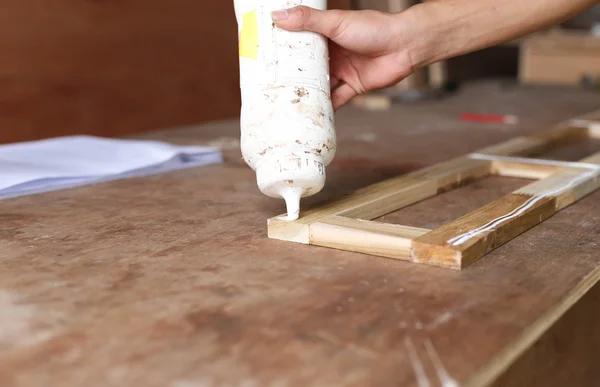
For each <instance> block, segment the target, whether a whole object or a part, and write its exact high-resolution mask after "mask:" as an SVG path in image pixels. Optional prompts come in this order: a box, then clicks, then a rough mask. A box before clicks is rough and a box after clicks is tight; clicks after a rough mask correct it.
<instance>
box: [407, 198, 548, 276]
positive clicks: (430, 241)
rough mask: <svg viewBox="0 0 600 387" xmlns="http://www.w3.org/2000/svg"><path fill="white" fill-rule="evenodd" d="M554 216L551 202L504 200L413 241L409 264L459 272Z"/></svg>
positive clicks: (545, 200) (545, 199)
mask: <svg viewBox="0 0 600 387" xmlns="http://www.w3.org/2000/svg"><path fill="white" fill-rule="evenodd" d="M554 213H555V199H554V198H542V199H539V200H537V201H532V197H531V196H528V195H516V194H513V195H508V196H505V197H503V198H501V199H499V200H496V201H494V202H492V203H490V204H488V205H487V206H485V207H482V208H480V209H478V210H476V211H473V212H471V213H470V214H467V215H465V216H463V217H461V218H459V219H457V220H455V221H453V222H450V223H448V224H446V225H444V226H442V227H439V228H437V229H435V230H433V231H432V232H430V233H428V234H425V235H423V236H422V237H419V238H417V239H415V240H414V241H413V252H412V261H413V262H416V263H423V264H428V265H434V266H442V267H448V268H452V269H462V268H464V267H466V266H468V265H470V264H471V263H473V262H475V261H476V260H477V259H479V258H481V257H482V256H483V255H485V254H487V253H489V252H490V251H492V250H494V249H496V248H498V247H499V246H501V245H503V244H504V243H506V242H508V241H510V240H511V239H513V238H515V237H516V236H518V235H520V234H521V233H523V232H525V231H527V230H528V229H530V228H531V227H533V226H535V225H537V224H539V223H541V222H542V221H544V220H545V219H547V218H549V217H550V216H552V215H553V214H554ZM508 215H510V216H508Z"/></svg>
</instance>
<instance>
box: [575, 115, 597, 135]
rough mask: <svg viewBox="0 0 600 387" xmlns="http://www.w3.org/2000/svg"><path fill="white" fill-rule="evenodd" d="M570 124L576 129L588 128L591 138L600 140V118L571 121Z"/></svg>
mask: <svg viewBox="0 0 600 387" xmlns="http://www.w3.org/2000/svg"><path fill="white" fill-rule="evenodd" d="M570 124H571V125H572V126H574V127H581V128H587V131H588V136H589V137H590V138H593V139H600V117H596V116H590V118H580V119H576V120H571V121H570Z"/></svg>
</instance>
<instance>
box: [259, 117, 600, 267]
mask: <svg viewBox="0 0 600 387" xmlns="http://www.w3.org/2000/svg"><path fill="white" fill-rule="evenodd" d="M599 128H600V111H598V112H594V113H591V114H589V115H586V116H583V117H580V118H578V119H574V120H571V121H568V122H566V123H562V124H559V125H557V126H555V127H554V128H552V129H551V130H548V131H544V132H541V133H538V134H534V135H532V136H527V137H516V138H513V139H511V140H509V141H507V142H504V143H501V144H499V145H495V146H492V147H489V148H485V149H482V150H479V151H478V152H476V153H472V154H469V155H465V156H462V157H458V158H456V159H454V160H451V161H448V162H444V163H440V164H437V165H434V166H432V167H429V168H425V169H422V170H419V171H415V172H412V173H409V174H407V175H403V176H400V177H397V178H393V179H390V180H387V181H384V182H381V183H378V184H374V185H372V186H369V187H366V188H363V189H361V190H359V191H357V192H355V193H354V194H352V195H350V196H348V197H346V198H343V199H341V200H339V201H336V202H333V203H330V204H328V205H325V206H323V207H321V208H316V209H313V210H310V211H308V212H306V213H305V214H302V216H301V217H300V219H298V220H297V221H294V222H289V221H285V220H283V219H281V217H275V218H272V219H269V221H268V231H269V238H272V239H278V240H284V241H289V242H296V243H302V244H310V245H317V246H322V247H329V248H334V249H340V250H347V251H353V252H360V253H366V254H371V255H376V256H382V257H388V258H395V259H401V260H406V261H411V262H415V263H421V264H427V265H434V266H440V267H446V268H452V269H463V268H465V267H467V266H468V265H469V264H471V263H473V262H475V261H476V260H478V259H479V258H481V257H483V256H484V255H486V254H487V253H489V252H491V251H492V250H494V249H496V248H498V247H499V246H501V245H502V244H504V243H506V242H508V241H510V240H511V239H513V238H515V237H517V236H518V235H520V234H522V233H523V232H525V231H527V230H528V229H530V228H531V227H534V226H536V225H537V224H539V223H541V222H543V221H544V220H546V219H547V218H549V217H551V216H552V215H554V214H555V213H557V212H558V211H560V210H562V209H563V208H565V207H567V206H569V205H571V204H573V203H575V202H576V201H578V200H580V199H581V198H583V197H585V196H587V195H588V194H590V193H592V192H594V191H595V190H597V189H598V188H600V178H599V176H600V152H598V153H596V154H594V155H592V156H590V157H587V158H585V159H583V160H581V161H580V162H575V163H572V162H561V161H555V160H540V159H534V158H527V157H526V156H532V155H534V154H536V153H539V152H540V151H543V150H548V149H552V148H557V147H560V146H562V145H564V144H566V143H569V142H573V141H580V140H584V139H588V138H600V129H599ZM491 175H497V176H505V177H521V178H529V179H540V180H539V181H537V182H534V183H532V184H530V185H527V186H526V187H523V188H521V189H520V190H517V191H515V192H514V193H512V194H510V195H507V196H505V197H503V198H501V199H499V200H496V201H494V202H492V203H490V204H488V205H487V206H484V207H482V208H480V209H478V210H476V211H473V212H471V213H469V214H467V215H465V216H463V217H461V218H459V219H456V220H454V221H452V222H450V223H448V224H445V225H443V226H441V227H439V228H437V229H435V230H426V229H419V228H414V227H407V226H401V225H395V224H385V223H380V222H375V221H373V220H374V219H376V218H379V217H381V216H383V215H386V214H388V213H391V212H394V211H397V210H399V209H401V208H404V207H407V206H410V205H412V204H415V203H417V202H419V201H422V200H425V199H428V198H431V197H433V196H436V195H437V194H439V193H442V192H446V191H448V190H450V189H453V188H456V187H459V186H462V185H464V184H466V183H469V182H472V181H473V180H476V179H481V178H484V177H487V176H491Z"/></svg>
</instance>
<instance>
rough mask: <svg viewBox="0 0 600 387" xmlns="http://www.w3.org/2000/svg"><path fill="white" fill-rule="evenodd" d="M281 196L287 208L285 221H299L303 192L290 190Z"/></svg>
mask: <svg viewBox="0 0 600 387" xmlns="http://www.w3.org/2000/svg"><path fill="white" fill-rule="evenodd" d="M281 196H282V197H283V199H284V200H285V205H286V207H287V217H285V218H284V219H285V220H287V221H290V222H292V221H294V220H298V218H300V199H301V197H302V192H301V190H299V189H293V188H288V189H285V190H284V191H283V192H282V193H281Z"/></svg>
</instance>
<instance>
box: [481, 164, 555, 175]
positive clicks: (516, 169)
mask: <svg viewBox="0 0 600 387" xmlns="http://www.w3.org/2000/svg"><path fill="white" fill-rule="evenodd" d="M561 168H562V167H559V166H556V165H543V164H530V163H524V162H517V161H493V162H492V172H493V173H494V174H495V175H498V176H502V177H516V178H522V179H544V178H546V177H548V176H550V175H552V174H553V173H556V172H557V171H558V170H560V169H561Z"/></svg>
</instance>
